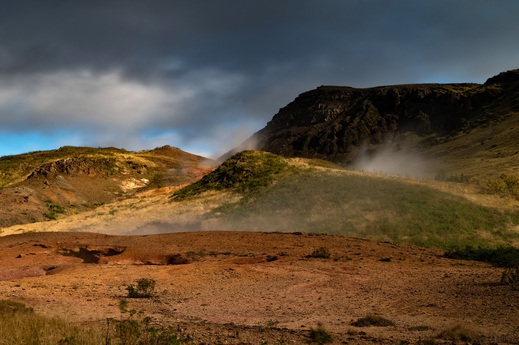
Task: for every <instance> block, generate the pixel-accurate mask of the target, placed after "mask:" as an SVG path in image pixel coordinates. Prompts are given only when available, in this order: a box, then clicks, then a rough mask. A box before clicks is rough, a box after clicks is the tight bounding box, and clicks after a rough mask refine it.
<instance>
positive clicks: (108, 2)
mask: <svg viewBox="0 0 519 345" xmlns="http://www.w3.org/2000/svg"><path fill="white" fill-rule="evenodd" d="M517 13H519V2H517V1H515V0H500V1H490V0H489V1H480V0H449V1H442V0H422V1H414V0H395V1H385V0H336V1H335V0H328V1H322V2H317V1H305V0H285V1H268V0H267V1H266V0H262V1H258V0H248V1H238V0H220V1H200V0H191V1H189V2H188V1H166V0H163V1H159V0H146V1H131V0H125V1H123V0H121V1H115V0H104V1H100V0H98V1H96V0H94V1H64V0H62V1H56V0H47V1H39V0H38V1H36V0H34V1H20V0H18V1H8V0H7V1H2V3H0V127H1V129H2V130H3V131H9V130H11V129H12V130H17V131H24V130H27V131H44V130H47V131H49V130H52V129H55V130H58V131H59V130H66V131H68V132H69V133H77V136H78V138H79V139H78V141H80V142H84V143H85V144H88V145H115V146H126V147H127V148H131V149H136V148H147V147H150V146H152V145H155V144H158V145H160V144H172V145H176V146H180V147H182V148H184V145H186V146H187V147H185V148H190V147H207V149H205V151H207V152H208V153H212V152H216V151H218V150H222V149H225V148H229V146H231V145H233V144H236V142H235V141H239V140H241V139H244V137H245V136H248V135H249V134H251V132H252V131H254V130H257V129H259V128H260V127H262V126H263V125H264V124H265V123H266V122H267V121H268V120H270V118H271V117H272V115H274V113H275V112H276V111H277V109H278V108H280V107H282V106H284V105H285V104H286V103H288V102H290V101H291V100H292V99H293V98H294V97H295V96H296V95H297V94H298V93H300V92H302V91H305V90H308V89H311V88H314V87H316V86H319V85H321V84H341V85H350V86H357V87H363V86H375V85H381V84H390V83H391V84H392V83H412V82H429V81H432V82H435V81H445V82H449V81H475V82H483V81H484V80H485V79H486V78H488V77H490V76H492V75H493V74H496V73H498V72H500V71H503V70H507V69H511V68H517V67H518V66H519V64H518V63H517V62H518V61H519V45H517V43H516V42H517V34H518V33H519V22H518V21H517V20H516V14H517ZM233 135H236V136H237V137H236V138H235V140H232V138H231V137H232V136H233ZM200 150H201V151H203V150H204V149H200ZM0 154H2V153H1V152H0Z"/></svg>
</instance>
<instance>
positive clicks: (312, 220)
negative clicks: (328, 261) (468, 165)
mask: <svg viewBox="0 0 519 345" xmlns="http://www.w3.org/2000/svg"><path fill="white" fill-rule="evenodd" d="M320 163H321V162H318V161H311V160H310V161H302V160H298V159H283V158H281V157H279V156H276V155H273V154H271V153H264V152H258V151H244V152H241V153H239V154H237V155H235V156H233V157H231V158H230V159H229V160H228V161H226V162H225V163H224V164H223V165H222V166H221V167H220V168H219V169H217V170H215V171H214V172H212V173H211V174H209V175H207V176H205V177H204V178H203V179H202V180H200V181H198V182H195V183H194V184H192V185H190V186H188V187H186V188H184V189H181V190H179V191H177V192H175V193H174V194H173V196H172V199H173V200H175V202H177V203H179V202H181V201H180V200H186V199H187V200H189V199H194V198H197V197H203V196H204V195H211V194H212V193H213V194H214V193H218V192H219V191H220V192H221V191H222V190H225V191H227V192H229V191H232V193H238V194H240V195H242V197H241V198H240V199H239V201H236V202H223V203H222V204H221V205H220V206H219V207H216V208H214V209H212V210H210V211H209V212H207V213H206V214H204V215H203V218H204V219H206V220H211V223H212V224H213V226H215V227H219V228H225V229H232V230H253V231H291V232H292V231H301V232H318V233H329V234H337V235H344V236H356V237H362V238H369V239H376V240H383V241H391V242H395V243H402V242H406V243H413V244H417V245H424V246H433V247H439V248H448V247H453V246H466V245H477V246H479V245H481V246H492V245H497V244H511V243H517V244H519V242H517V241H518V239H519V233H518V232H517V225H518V224H519V213H517V212H514V211H502V210H498V209H496V208H489V207H484V206H482V205H478V204H476V203H474V202H471V201H469V200H467V199H466V198H463V197H461V196H457V195H453V194H450V193H447V192H445V191H441V190H438V189H436V188H433V187H431V186H427V185H426V184H416V183H410V182H409V181H408V180H406V179H403V178H390V177H387V176H386V177H384V176H376V175H373V174H363V173H359V172H352V171H348V170H343V169H340V168H330V167H329V166H328V167H323V166H321V165H320ZM252 167H254V168H252Z"/></svg>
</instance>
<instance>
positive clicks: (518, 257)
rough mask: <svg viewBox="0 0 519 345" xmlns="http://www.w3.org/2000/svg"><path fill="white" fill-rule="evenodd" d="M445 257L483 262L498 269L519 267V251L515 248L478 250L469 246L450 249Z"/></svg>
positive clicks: (479, 248)
mask: <svg viewBox="0 0 519 345" xmlns="http://www.w3.org/2000/svg"><path fill="white" fill-rule="evenodd" d="M445 257H447V258H450V259H458V260H474V261H483V262H488V263H491V264H492V265H494V266H498V267H516V266H519V249H518V248H515V247H498V248H481V247H477V248H476V247H471V246H467V247H464V248H453V249H450V250H448V251H447V252H446V253H445Z"/></svg>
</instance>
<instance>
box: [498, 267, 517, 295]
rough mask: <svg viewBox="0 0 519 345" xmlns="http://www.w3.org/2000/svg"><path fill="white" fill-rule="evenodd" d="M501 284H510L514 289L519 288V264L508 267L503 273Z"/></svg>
mask: <svg viewBox="0 0 519 345" xmlns="http://www.w3.org/2000/svg"><path fill="white" fill-rule="evenodd" d="M501 284H503V285H510V286H511V287H512V289H513V290H519V265H518V266H516V267H508V268H506V269H505V270H504V271H503V273H502V274H501Z"/></svg>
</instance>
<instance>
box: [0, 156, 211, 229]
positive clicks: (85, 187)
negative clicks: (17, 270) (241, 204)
mask: <svg viewBox="0 0 519 345" xmlns="http://www.w3.org/2000/svg"><path fill="white" fill-rule="evenodd" d="M205 161H208V160H206V159H205V158H203V157H200V156H196V155H192V154H190V153H187V152H184V151H182V150H179V149H177V148H173V147H170V146H164V147H160V148H156V149H154V150H149V151H140V152H131V151H126V150H123V149H117V148H89V147H72V146H65V147H62V148H60V149H58V150H51V151H38V152H31V153H26V154H21V155H13V156H4V157H0V203H2V205H4V206H3V207H2V208H1V209H0V227H1V226H9V225H13V224H23V223H31V222H35V221H42V220H52V219H57V218H62V217H64V216H66V215H70V214H73V213H77V212H81V211H85V210H89V209H93V208H95V207H97V206H99V205H102V204H104V203H109V202H113V201H116V200H122V199H125V198H127V197H128V196H131V195H133V194H135V192H137V191H142V190H146V189H151V188H161V187H168V186H177V187H180V186H182V185H184V184H187V183H190V182H193V181H195V180H197V179H199V178H200V177H201V176H203V175H204V174H206V173H207V172H209V171H211V170H212V168H209V167H207V166H206V167H203V166H202V163H203V162H205Z"/></svg>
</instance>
